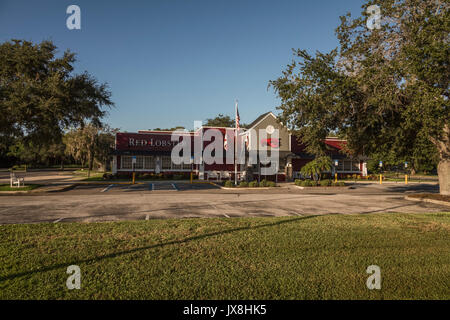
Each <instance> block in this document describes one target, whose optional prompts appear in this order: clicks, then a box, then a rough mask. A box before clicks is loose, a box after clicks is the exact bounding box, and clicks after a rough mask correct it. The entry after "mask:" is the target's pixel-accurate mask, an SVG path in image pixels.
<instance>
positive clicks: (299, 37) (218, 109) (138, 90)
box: [0, 0, 363, 132]
mask: <svg viewBox="0 0 450 320" xmlns="http://www.w3.org/2000/svg"><path fill="white" fill-rule="evenodd" d="M72 4H75V5H78V6H79V7H80V9H81V29H80V30H69V29H68V28H67V26H66V20H67V18H68V17H69V16H70V14H67V13H66V9H67V7H68V6H69V5H72ZM362 4H363V0H345V1H336V0H310V1H306V0H295V1H291V0H271V1H266V0H252V1H250V0H228V1H222V0H208V1H201V0H147V1H137V0H129V1H112V0H109V1H93V0H90V1H81V0H70V1H65V0H39V1H31V0H29V1H22V0H0V42H4V41H9V40H11V39H24V40H28V41H33V42H35V43H37V42H41V41H43V40H51V41H53V42H54V44H55V45H56V46H57V47H58V51H59V54H62V53H63V52H64V51H65V50H66V49H70V50H71V51H72V52H75V53H76V54H77V56H76V57H77V62H76V64H75V71H74V72H75V73H82V72H84V71H85V70H87V71H88V72H89V73H90V74H92V75H93V76H94V77H96V78H97V79H98V81H99V82H102V83H104V82H106V83H107V84H108V86H109V89H110V91H111V92H112V100H113V102H114V103H115V106H114V107H113V108H111V109H109V110H108V115H107V117H106V118H105V121H106V122H107V123H109V124H110V125H111V126H112V127H113V128H120V129H121V130H123V131H131V132H133V131H137V130H140V129H153V128H157V127H159V128H171V127H175V126H184V127H186V128H188V129H192V128H193V126H194V121H195V120H203V121H205V120H206V119H208V118H214V117H215V116H216V115H218V114H219V113H221V114H226V115H229V116H231V117H234V103H235V100H236V99H238V101H239V114H240V118H241V122H243V123H250V122H252V121H253V120H254V119H256V118H257V117H258V116H259V115H260V114H262V113H264V112H267V111H272V112H274V113H275V114H277V110H276V107H277V106H279V105H280V100H279V99H278V98H277V96H276V94H275V92H274V91H273V89H272V88H268V82H269V80H274V79H276V78H277V77H279V76H280V75H281V74H282V71H283V70H284V69H285V67H286V65H287V64H288V63H290V62H291V61H292V59H293V55H292V48H301V49H306V50H308V51H309V52H310V53H314V52H315V51H316V50H319V51H322V52H326V51H329V50H331V49H333V48H335V47H336V46H338V41H337V39H336V37H335V33H334V32H335V29H336V27H337V26H338V25H339V16H340V15H344V14H345V13H347V12H351V13H352V15H360V13H361V5H362Z"/></svg>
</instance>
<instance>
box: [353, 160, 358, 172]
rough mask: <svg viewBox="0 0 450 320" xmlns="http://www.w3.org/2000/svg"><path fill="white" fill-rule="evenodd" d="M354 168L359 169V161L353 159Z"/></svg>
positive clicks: (354, 169)
mask: <svg viewBox="0 0 450 320" xmlns="http://www.w3.org/2000/svg"><path fill="white" fill-rule="evenodd" d="M352 170H353V171H359V161H352Z"/></svg>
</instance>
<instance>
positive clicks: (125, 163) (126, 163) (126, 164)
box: [121, 156, 132, 169]
mask: <svg viewBox="0 0 450 320" xmlns="http://www.w3.org/2000/svg"><path fill="white" fill-rule="evenodd" d="M121 165H122V169H132V167H131V157H130V156H122V161H121Z"/></svg>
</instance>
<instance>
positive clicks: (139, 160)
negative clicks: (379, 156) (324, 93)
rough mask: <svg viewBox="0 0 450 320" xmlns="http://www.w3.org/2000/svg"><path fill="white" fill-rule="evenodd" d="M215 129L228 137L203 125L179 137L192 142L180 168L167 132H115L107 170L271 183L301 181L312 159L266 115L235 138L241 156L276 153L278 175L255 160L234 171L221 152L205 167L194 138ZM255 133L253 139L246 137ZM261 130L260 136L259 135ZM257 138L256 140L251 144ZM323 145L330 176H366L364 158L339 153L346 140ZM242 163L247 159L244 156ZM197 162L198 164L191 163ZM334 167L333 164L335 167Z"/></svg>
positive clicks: (221, 130) (290, 135) (229, 129)
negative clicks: (187, 158)
mask: <svg viewBox="0 0 450 320" xmlns="http://www.w3.org/2000/svg"><path fill="white" fill-rule="evenodd" d="M211 129H215V130H217V131H219V132H220V133H221V134H222V138H223V140H226V137H228V139H229V136H228V134H229V132H230V131H234V130H233V129H232V128H221V127H205V126H202V127H200V128H198V129H196V130H194V131H193V132H184V133H179V132H177V134H178V135H181V136H183V135H184V136H186V138H189V139H190V141H191V150H192V151H191V152H192V154H191V157H190V158H191V160H190V161H188V162H185V163H181V164H175V163H174V162H173V161H172V158H171V154H172V149H173V148H174V147H175V146H176V145H177V143H178V142H177V141H172V135H173V134H174V132H172V131H152V130H140V131H138V132H137V133H129V132H118V133H116V139H115V148H114V152H113V159H112V172H113V173H114V174H116V173H117V174H131V172H133V171H135V172H136V173H149V174H160V175H161V174H162V175H167V174H178V175H180V174H189V173H190V172H193V173H194V174H195V175H196V176H198V178H199V179H219V180H223V179H234V175H235V170H236V171H237V175H238V179H239V180H247V181H252V180H260V179H267V180H274V181H290V180H293V179H296V178H300V177H301V174H300V169H301V168H302V167H303V166H304V165H305V164H306V163H308V162H309V161H311V160H313V159H314V156H313V155H311V154H308V153H307V152H306V151H305V146H304V145H303V144H302V143H301V142H299V141H298V139H297V137H296V136H295V135H293V134H292V133H291V132H290V131H289V130H288V129H287V128H286V127H285V126H284V125H283V124H282V123H280V122H279V121H278V120H277V118H276V116H275V115H274V114H273V113H272V112H267V113H264V114H262V115H261V116H259V117H258V118H257V119H256V120H255V121H253V122H252V123H251V124H250V125H249V126H248V128H245V129H242V133H241V134H240V135H242V136H243V139H244V140H245V141H246V148H245V152H246V153H247V154H249V153H250V152H252V151H255V150H254V149H255V148H261V147H262V146H264V147H265V148H266V149H267V150H269V152H271V150H272V149H276V151H277V152H278V154H279V160H278V173H277V174H273V175H269V176H264V175H262V173H261V172H262V171H261V167H264V165H262V164H261V163H260V161H259V157H258V159H257V163H256V164H255V163H253V164H251V163H249V162H248V161H246V162H245V163H243V164H238V165H237V167H236V168H235V165H234V162H232V163H230V162H229V161H226V159H225V154H226V151H225V150H223V161H222V163H213V164H207V163H205V162H204V161H202V159H201V160H200V161H194V160H193V158H194V140H195V138H196V137H197V138H198V137H203V136H205V134H206V133H207V131H208V130H211ZM275 130H278V137H277V138H276V141H275V139H274V138H272V135H273V133H274V132H275ZM250 132H256V135H254V134H249V133H250ZM260 132H264V137H260V136H259V133H260ZM253 139H256V141H252V140H253ZM209 143H212V141H203V140H202V143H201V145H202V146H203V148H205V147H206V146H207V145H208V144H209ZM325 143H326V144H327V146H328V147H329V148H328V149H329V151H328V153H329V155H330V157H331V158H332V160H333V168H332V170H331V172H330V174H334V173H335V172H336V173H338V175H341V176H342V175H353V174H356V175H362V176H365V175H367V165H366V162H365V159H363V158H360V157H355V158H349V157H348V156H347V155H346V154H344V153H343V152H342V149H343V147H344V146H345V144H346V141H344V140H339V139H336V138H327V139H326V140H325ZM246 159H247V157H246ZM196 162H197V163H196ZM335 163H336V164H337V165H335Z"/></svg>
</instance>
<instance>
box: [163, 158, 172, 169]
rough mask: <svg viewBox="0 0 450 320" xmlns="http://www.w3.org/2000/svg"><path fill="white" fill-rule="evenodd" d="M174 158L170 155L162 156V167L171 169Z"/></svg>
mask: <svg viewBox="0 0 450 320" xmlns="http://www.w3.org/2000/svg"><path fill="white" fill-rule="evenodd" d="M171 168H172V159H171V157H170V156H162V169H163V170H164V169H171Z"/></svg>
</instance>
